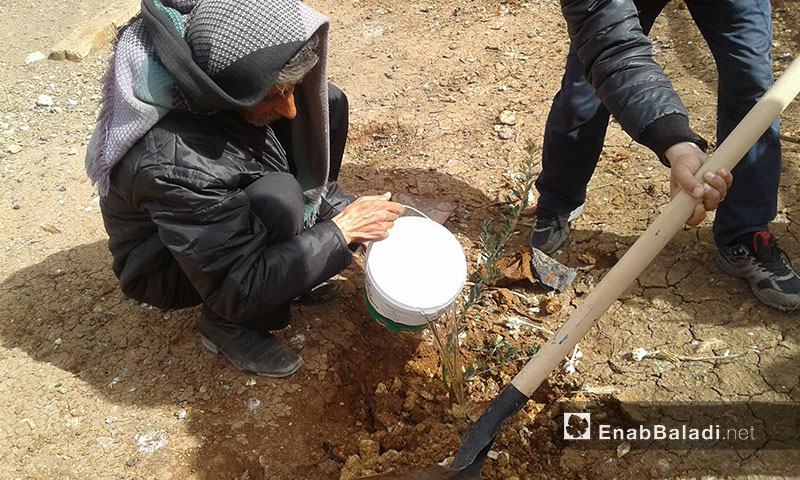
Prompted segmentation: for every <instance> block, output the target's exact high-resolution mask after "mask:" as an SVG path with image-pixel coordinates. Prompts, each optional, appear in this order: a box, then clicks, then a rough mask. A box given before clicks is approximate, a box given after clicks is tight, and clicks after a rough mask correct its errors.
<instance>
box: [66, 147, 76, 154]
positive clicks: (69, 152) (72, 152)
mask: <svg viewBox="0 0 800 480" xmlns="http://www.w3.org/2000/svg"><path fill="white" fill-rule="evenodd" d="M77 154H78V149H77V148H75V147H72V148H70V149H69V151H68V152H67V155H69V156H74V155H77Z"/></svg>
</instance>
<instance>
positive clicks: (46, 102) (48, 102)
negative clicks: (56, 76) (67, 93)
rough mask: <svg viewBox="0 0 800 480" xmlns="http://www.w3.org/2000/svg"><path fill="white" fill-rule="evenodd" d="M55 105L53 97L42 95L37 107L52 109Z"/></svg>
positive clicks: (38, 99) (37, 101)
mask: <svg viewBox="0 0 800 480" xmlns="http://www.w3.org/2000/svg"><path fill="white" fill-rule="evenodd" d="M53 103H54V102H53V97H51V96H50V95H44V94H42V95H39V98H37V99H36V105H39V106H40V107H51V106H52V105H53Z"/></svg>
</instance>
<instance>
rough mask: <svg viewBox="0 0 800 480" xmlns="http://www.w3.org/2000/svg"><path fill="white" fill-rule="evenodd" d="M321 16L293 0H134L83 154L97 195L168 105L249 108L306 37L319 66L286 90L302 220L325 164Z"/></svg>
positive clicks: (318, 190)
mask: <svg viewBox="0 0 800 480" xmlns="http://www.w3.org/2000/svg"><path fill="white" fill-rule="evenodd" d="M328 28H329V21H328V19H327V18H326V17H325V16H323V15H322V14H320V13H318V12H316V11H314V10H313V9H311V8H310V7H308V6H306V5H304V4H303V3H301V2H299V1H297V0H142V13H141V18H138V19H136V20H135V21H133V22H132V23H131V24H130V25H129V26H128V27H127V28H125V30H123V31H122V32H121V34H120V36H119V38H118V40H117V45H116V49H115V52H114V56H113V57H112V58H111V61H110V65H109V69H108V72H107V73H106V76H105V78H104V85H103V96H102V108H101V110H100V115H99V117H98V122H97V126H96V127H95V130H94V133H93V134H92V138H91V140H90V142H89V147H88V149H87V154H86V169H87V173H88V175H89V177H90V178H91V179H92V181H93V182H95V183H96V184H97V189H98V191H99V193H100V195H106V194H107V193H108V190H109V182H110V176H111V171H112V169H113V167H114V165H115V164H116V163H117V162H118V161H119V160H120V159H121V158H122V157H124V155H125V153H127V152H128V150H129V149H130V148H131V147H132V146H133V145H134V144H135V143H136V142H137V141H138V140H139V139H141V138H142V137H143V136H144V135H145V133H147V131H148V130H150V129H151V128H152V127H153V126H154V125H155V124H156V123H158V121H159V120H161V119H162V118H164V116H166V115H167V113H169V112H170V111H171V110H174V109H182V110H190V111H193V112H196V113H213V112H216V111H220V110H233V109H242V108H247V107H252V106H254V105H256V104H257V103H259V102H261V101H262V100H263V99H264V98H265V97H266V96H267V93H268V92H269V90H270V88H271V87H272V85H273V83H274V82H275V79H276V78H277V76H278V74H279V73H280V70H281V69H282V68H283V66H284V65H286V63H287V62H288V61H289V60H290V59H291V58H292V57H293V56H294V55H295V54H296V53H297V52H298V51H299V50H300V49H301V48H302V47H303V45H305V43H306V42H307V41H308V40H309V39H310V38H311V37H312V36H314V35H315V34H316V35H317V37H318V38H319V46H318V47H317V55H318V56H319V62H318V63H317V65H316V66H315V67H314V68H313V69H312V70H311V71H310V72H308V74H307V75H306V76H305V78H304V79H303V82H302V83H301V84H299V85H297V86H296V87H295V97H296V99H297V101H296V108H297V117H296V118H295V120H294V121H293V122H292V141H293V145H292V151H293V156H294V160H295V163H296V167H297V175H296V176H297V180H298V182H300V185H301V186H302V187H303V189H304V191H305V194H306V207H307V208H306V219H307V220H308V219H309V217H313V214H314V213H315V212H316V210H317V208H318V205H319V201H320V199H321V198H322V195H324V193H325V185H326V183H327V178H328V169H329V153H330V152H329V149H330V145H329V138H330V137H329V133H328V83H327V55H328Z"/></svg>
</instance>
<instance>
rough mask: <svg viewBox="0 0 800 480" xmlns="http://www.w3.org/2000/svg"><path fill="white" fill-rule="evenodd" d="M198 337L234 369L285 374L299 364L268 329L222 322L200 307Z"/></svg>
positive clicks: (298, 359) (262, 373)
mask: <svg viewBox="0 0 800 480" xmlns="http://www.w3.org/2000/svg"><path fill="white" fill-rule="evenodd" d="M200 339H201V340H202V341H203V345H205V347H206V348H208V349H209V350H211V351H212V352H214V353H221V354H223V355H225V357H226V358H227V359H228V360H229V361H230V362H231V363H232V364H233V366H234V367H236V368H237V369H239V370H241V371H243V372H246V373H252V374H255V375H259V376H262V377H272V378H281V377H288V376H289V375H291V374H293V373H294V372H296V371H297V370H299V369H300V367H301V366H302V365H303V359H302V358H301V357H300V355H298V354H296V353H295V352H293V351H292V350H291V349H290V348H289V347H287V346H286V345H284V344H283V342H281V341H280V339H278V338H277V337H275V336H274V335H272V334H271V333H269V332H261V331H258V330H252V329H250V328H245V327H243V326H241V325H237V324H235V323H230V322H226V321H225V320H223V319H221V318H220V317H218V316H217V315H214V314H213V313H211V312H210V311H209V310H208V309H204V311H203V313H202V314H200Z"/></svg>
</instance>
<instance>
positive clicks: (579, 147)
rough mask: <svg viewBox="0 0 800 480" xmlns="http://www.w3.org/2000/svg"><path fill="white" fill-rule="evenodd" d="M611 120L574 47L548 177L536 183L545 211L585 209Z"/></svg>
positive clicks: (546, 164)
mask: <svg viewBox="0 0 800 480" xmlns="http://www.w3.org/2000/svg"><path fill="white" fill-rule="evenodd" d="M608 117H609V113H608V110H607V109H606V107H605V106H603V103H602V102H601V101H600V99H599V98H597V96H596V95H595V90H594V88H592V86H591V85H589V83H588V82H586V79H585V78H584V75H583V65H582V64H581V62H580V60H579V59H578V55H577V54H576V53H575V51H574V50H573V49H572V48H570V51H569V54H568V55H567V64H566V69H565V71H564V77H563V78H562V79H561V90H559V92H558V93H557V94H556V96H555V97H554V98H553V105H552V106H551V107H550V113H549V114H548V115H547V123H545V129H544V140H543V144H542V172H541V173H540V174H539V176H538V178H537V179H536V189H537V190H538V191H539V201H538V208H539V209H541V210H545V211H548V212H551V213H555V214H565V213H569V212H570V211H572V210H574V209H575V208H577V207H579V206H580V205H581V204H583V202H584V201H585V200H586V185H587V184H588V183H589V180H590V179H591V178H592V173H594V169H595V167H596V165H597V160H598V159H599V158H600V152H601V151H602V150H603V142H604V140H605V137H606V128H607V126H608Z"/></svg>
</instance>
